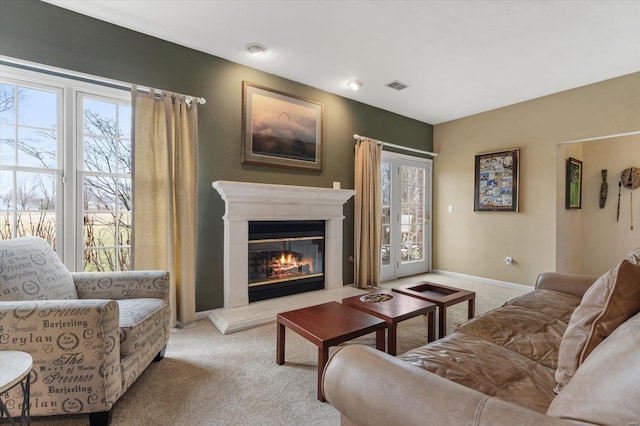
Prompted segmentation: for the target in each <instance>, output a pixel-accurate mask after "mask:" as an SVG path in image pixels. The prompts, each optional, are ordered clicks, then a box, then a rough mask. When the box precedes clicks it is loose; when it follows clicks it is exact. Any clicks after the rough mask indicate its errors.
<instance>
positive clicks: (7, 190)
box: [0, 171, 14, 210]
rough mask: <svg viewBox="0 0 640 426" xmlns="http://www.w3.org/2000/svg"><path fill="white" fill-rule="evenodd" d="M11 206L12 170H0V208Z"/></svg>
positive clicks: (11, 207)
mask: <svg viewBox="0 0 640 426" xmlns="http://www.w3.org/2000/svg"><path fill="white" fill-rule="evenodd" d="M13 208H14V206H13V172H7V171H0V210H13Z"/></svg>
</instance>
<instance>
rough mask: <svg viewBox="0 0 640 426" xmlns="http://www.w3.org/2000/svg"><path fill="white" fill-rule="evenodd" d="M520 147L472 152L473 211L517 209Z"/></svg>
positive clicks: (515, 210)
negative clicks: (473, 172)
mask: <svg viewBox="0 0 640 426" xmlns="http://www.w3.org/2000/svg"><path fill="white" fill-rule="evenodd" d="M519 161H520V150H519V149H518V148H515V149H509V150H506V151H497V152H487V153H483V154H478V155H476V164H475V191H474V198H475V200H474V201H475V202H474V211H477V212H495V211H507V212H517V211H518V165H519Z"/></svg>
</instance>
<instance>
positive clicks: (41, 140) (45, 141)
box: [18, 128, 58, 169]
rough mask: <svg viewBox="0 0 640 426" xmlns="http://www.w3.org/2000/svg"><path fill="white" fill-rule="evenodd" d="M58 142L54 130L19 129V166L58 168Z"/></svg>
mask: <svg viewBox="0 0 640 426" xmlns="http://www.w3.org/2000/svg"><path fill="white" fill-rule="evenodd" d="M57 148H58V142H57V141H56V133H55V131H53V130H34V129H27V128H19V129H18V165H19V166H25V167H45V168H50V169H53V168H56V151H57Z"/></svg>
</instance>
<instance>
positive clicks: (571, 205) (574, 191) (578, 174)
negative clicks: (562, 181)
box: [565, 157, 582, 209]
mask: <svg viewBox="0 0 640 426" xmlns="http://www.w3.org/2000/svg"><path fill="white" fill-rule="evenodd" d="M566 181H567V191H566V197H565V199H566V202H565V207H566V208H567V209H581V208H582V161H580V160H576V159H575V158H572V157H569V158H567V176H566Z"/></svg>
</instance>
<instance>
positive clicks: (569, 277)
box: [536, 272, 598, 297]
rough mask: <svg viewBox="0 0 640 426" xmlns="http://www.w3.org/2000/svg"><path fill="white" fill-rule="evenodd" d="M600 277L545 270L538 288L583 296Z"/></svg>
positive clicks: (539, 279)
mask: <svg viewBox="0 0 640 426" xmlns="http://www.w3.org/2000/svg"><path fill="white" fill-rule="evenodd" d="M597 279H598V277H593V276H590V275H577V274H566V273H562V272H544V273H542V274H540V275H539V276H538V280H537V281H536V289H537V290H540V289H547V290H555V291H560V292H562V293H568V294H573V295H574V296H578V297H582V295H584V292H585V291H587V289H588V288H589V287H591V284H593V283H594V282H596V280H597Z"/></svg>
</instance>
